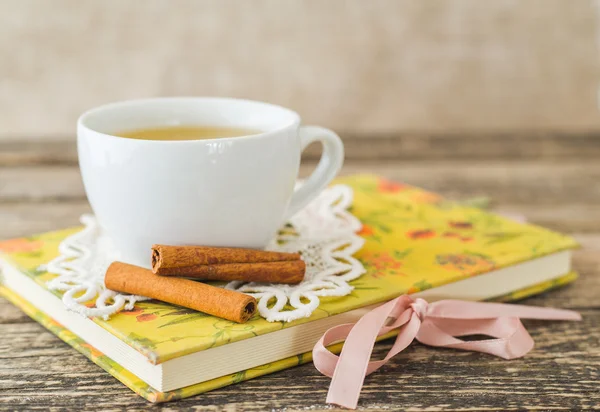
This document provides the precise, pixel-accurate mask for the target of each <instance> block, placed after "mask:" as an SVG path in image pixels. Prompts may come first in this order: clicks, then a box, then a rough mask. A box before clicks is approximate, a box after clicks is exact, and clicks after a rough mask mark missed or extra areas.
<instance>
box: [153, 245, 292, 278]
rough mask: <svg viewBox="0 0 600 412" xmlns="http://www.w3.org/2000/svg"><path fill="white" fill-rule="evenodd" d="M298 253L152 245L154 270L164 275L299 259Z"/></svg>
mask: <svg viewBox="0 0 600 412" xmlns="http://www.w3.org/2000/svg"><path fill="white" fill-rule="evenodd" d="M299 259H300V254H298V253H283V252H268V251H264V250H255V249H242V248H230V247H208V246H168V245H153V246H152V271H153V272H154V273H156V274H157V275H162V274H163V273H164V272H163V270H165V269H173V268H183V267H189V266H197V265H218V264H224V263H259V262H282V261H288V260H299Z"/></svg>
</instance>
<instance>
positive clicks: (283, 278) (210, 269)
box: [158, 259, 306, 284]
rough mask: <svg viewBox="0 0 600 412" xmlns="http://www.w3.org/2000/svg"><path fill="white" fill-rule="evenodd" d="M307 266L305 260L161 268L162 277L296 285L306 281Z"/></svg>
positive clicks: (159, 272)
mask: <svg viewBox="0 0 600 412" xmlns="http://www.w3.org/2000/svg"><path fill="white" fill-rule="evenodd" d="M305 271H306V264H305V263H304V261H303V260H300V259H298V260H288V261H283V262H259V263H224V264H220V265H194V266H186V267H179V268H164V267H163V268H161V269H160V270H159V271H158V274H159V275H161V276H182V277H188V278H194V279H204V280H225V281H232V280H243V281H245V282H265V283H287V284H296V283H300V282H302V280H304V272H305Z"/></svg>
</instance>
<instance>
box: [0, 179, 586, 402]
mask: <svg viewBox="0 0 600 412" xmlns="http://www.w3.org/2000/svg"><path fill="white" fill-rule="evenodd" d="M337 183H343V184H347V185H349V186H351V187H352V188H353V190H354V202H353V206H352V210H351V211H352V213H353V214H354V215H355V216H356V217H357V218H358V219H359V220H360V221H361V222H363V228H362V230H361V232H360V235H361V236H362V237H364V239H365V245H364V247H363V248H362V249H361V250H360V251H359V252H358V253H357V254H356V257H357V258H358V259H359V260H360V261H361V262H362V263H363V264H364V266H365V268H366V269H367V273H366V274H365V275H363V276H361V277H360V278H358V279H356V280H354V281H352V282H351V285H352V286H353V288H354V289H353V292H352V293H351V294H350V295H348V296H345V297H342V298H339V297H338V298H333V297H332V298H321V305H320V306H319V308H318V309H317V310H316V311H315V312H314V313H313V314H312V316H311V317H310V318H306V319H300V320H296V321H293V322H289V323H284V322H267V321H266V320H264V319H262V318H260V317H258V316H256V317H255V318H253V319H252V320H251V321H249V322H248V323H246V324H236V323H232V322H229V321H226V320H222V319H218V318H215V317H211V316H208V315H205V314H202V313H199V312H195V311H192V310H187V309H184V308H180V307H175V306H173V305H169V304H166V303H161V302H156V301H148V302H140V303H137V304H136V307H135V309H134V310H132V311H123V312H121V313H119V314H117V315H115V316H113V317H112V318H111V319H110V320H102V319H88V318H84V317H81V316H80V315H77V314H74V313H72V312H68V311H67V310H66V309H65V308H64V305H63V304H62V301H61V300H60V297H61V296H60V293H57V292H50V291H49V290H48V289H47V288H46V282H47V281H48V280H50V279H52V278H53V275H51V274H48V273H46V272H43V271H40V270H38V267H39V266H40V265H41V264H43V263H46V262H48V261H50V260H51V259H53V258H55V257H56V256H57V255H58V245H59V243H60V242H61V241H62V240H63V239H64V238H65V237H67V236H69V235H71V234H73V233H75V232H76V231H77V230H79V229H78V228H74V229H66V230H62V231H57V232H50V233H45V234H41V235H35V236H31V237H28V238H21V239H13V240H8V241H0V252H1V253H2V258H1V259H0V265H1V266H0V267H1V268H2V283H3V284H2V286H1V287H0V292H1V293H2V294H3V295H4V296H5V297H6V298H7V299H9V300H10V301H11V302H13V303H14V304H15V305H17V306H19V307H20V308H21V309H22V310H24V311H25V312H26V313H27V314H28V315H29V316H31V317H32V318H34V319H35V320H37V321H38V322H40V323H41V324H42V325H43V326H44V327H46V328H48V329H49V330H51V331H52V332H53V333H55V334H56V335H57V336H58V337H59V338H61V339H62V340H64V341H65V342H67V343H69V344H70V345H71V346H73V347H74V348H75V349H77V350H78V351H79V352H81V353H83V354H84V355H86V356H87V357H88V358H90V359H91V360H92V361H93V362H95V363H96V364H98V365H99V366H101V367H102V368H104V369H105V370H107V371H108V372H109V373H111V374H112V375H113V376H115V377H116V378H117V379H119V380H120V381H121V382H123V383H124V384H125V385H127V386H128V387H130V388H131V389H132V390H134V391H135V392H136V393H138V394H139V395H141V396H143V397H144V398H146V399H148V400H150V401H152V402H162V401H167V400H172V399H178V398H182V397H187V396H191V395H195V394H198V393H201V392H206V391H208V390H212V389H215V388H218V387H222V386H226V385H229V384H232V383H236V382H240V381H243V380H246V379H251V378H253V377H256V376H260V375H264V374H267V373H271V372H275V371H278V370H281V369H284V368H288V367H292V366H295V365H297V364H300V363H303V362H307V361H309V360H310V353H309V352H310V349H311V348H312V346H313V345H314V343H315V342H316V341H317V339H318V338H319V337H320V335H321V334H322V333H323V332H324V331H325V330H326V329H328V328H329V327H331V326H333V325H336V324H340V323H346V322H349V321H355V320H356V319H357V318H358V317H360V316H361V315H362V314H364V313H365V312H366V311H367V310H368V309H370V308H372V307H373V306H374V305H377V304H379V303H382V302H385V301H387V300H390V299H392V298H395V297H397V296H399V295H402V294H404V293H409V294H413V295H415V296H420V297H424V298H426V299H428V300H436V299H440V298H448V297H451V298H461V299H469V300H484V299H496V300H503V301H506V300H513V299H520V298H523V297H526V296H529V295H531V294H535V293H541V292H543V291H545V290H548V289H550V288H552V287H556V286H559V285H563V284H566V283H568V282H570V281H572V280H574V279H575V278H576V274H575V273H573V272H571V268H570V249H573V248H575V247H577V244H576V242H575V241H574V240H573V239H572V238H570V237H568V236H564V235H562V234H559V233H555V232H552V231H549V230H547V229H544V228H541V227H537V226H535V225H531V224H522V223H518V222H514V221H511V220H509V219H506V218H503V217H501V216H498V215H494V214H492V213H489V212H486V211H484V210H481V209H478V208H475V207H467V206H464V205H461V204H458V203H454V202H450V201H447V200H445V199H443V198H441V197H440V196H438V195H436V194H434V193H431V192H427V191H424V190H422V189H418V188H415V187H411V186H407V185H403V184H399V183H394V182H390V181H387V180H384V179H382V178H379V177H376V176H353V177H348V178H341V179H338V180H337ZM339 347H340V346H339V345H338V347H336V348H333V349H334V350H336V349H337V350H339Z"/></svg>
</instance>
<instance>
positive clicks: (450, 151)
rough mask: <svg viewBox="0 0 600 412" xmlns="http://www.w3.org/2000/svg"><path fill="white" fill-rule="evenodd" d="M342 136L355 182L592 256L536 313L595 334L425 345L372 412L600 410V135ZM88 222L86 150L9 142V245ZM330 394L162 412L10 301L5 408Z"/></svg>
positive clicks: (292, 390) (283, 402) (277, 389)
mask: <svg viewBox="0 0 600 412" xmlns="http://www.w3.org/2000/svg"><path fill="white" fill-rule="evenodd" d="M342 136H343V137H344V139H345V142H346V147H347V162H346V166H345V167H344V170H343V173H344V174H351V173H357V172H370V173H378V174H381V175H384V176H387V177H388V178H391V179H396V180H400V181H405V182H408V183H411V184H414V185H418V186H422V187H425V188H428V189H431V190H434V191H438V192H440V193H442V194H444V195H447V196H449V197H451V198H455V199H464V198H469V197H473V196H489V197H490V198H491V199H492V200H493V206H494V207H495V208H499V209H502V210H503V211H507V212H515V213H523V214H525V215H526V216H527V217H528V218H529V219H530V220H531V221H532V222H534V223H537V224H540V225H543V226H546V227H548V228H551V229H555V230H559V231H563V232H566V233H569V234H571V235H573V236H574V237H575V238H576V239H577V240H578V241H579V242H580V243H581V244H582V249H581V250H578V251H576V252H575V255H574V267H575V269H576V270H578V271H579V272H580V274H581V278H580V279H579V280H578V281H577V282H576V283H574V284H572V285H570V286H567V287H565V288H563V289H560V290H556V291H552V292H548V293H545V294H543V295H540V296H537V297H533V298H529V299H527V300H525V301H524V303H526V304H531V305H541V306H558V307H563V308H569V309H575V310H578V311H580V312H581V313H582V315H583V321H582V322H579V323H576V322H537V321H535V322H532V321H530V322H526V326H527V328H528V330H529V331H530V333H531V334H532V336H533V337H534V339H535V342H536V348H535V349H534V350H533V351H532V352H531V353H530V354H528V355H527V356H526V357H525V358H523V359H517V360H512V361H505V360H501V359H498V358H494V357H492V356H488V355H483V354H477V353H469V352H460V351H454V350H444V349H434V348H429V347H425V346H423V345H420V344H418V343H415V344H413V345H411V346H410V347H409V348H408V349H407V350H406V351H404V352H403V353H402V354H400V355H398V356H397V357H396V358H394V359H393V360H392V361H391V362H390V363H389V364H388V365H387V366H385V367H384V368H383V369H382V370H381V371H379V372H378V373H375V374H374V375H371V376H370V377H368V378H367V379H366V382H365V386H364V388H363V391H362V397H361V401H360V404H359V407H360V408H361V409H365V410H402V409H406V410H411V411H421V410H423V411H424V410H436V411H437V410H469V411H473V410H508V409H538V410H554V409H558V410H565V409H566V410H574V409H583V408H600V377H599V372H600V342H599V341H600V135H584V134H581V135H567V134H535V133H520V134H505V135H490V136H464V135H459V134H457V135H448V136H424V135H401V136H375V137H372V138H370V139H365V138H364V136H353V135H348V134H346V135H344V134H343V135H342ZM315 153H316V151H315V150H314V148H310V149H309V150H308V153H307V154H306V156H305V158H308V164H307V165H305V166H303V170H304V172H305V173H306V172H307V171H308V170H309V169H310V168H311V167H313V166H312V165H314V158H315ZM311 163H312V165H311ZM87 211H89V206H88V204H87V201H86V199H85V195H84V191H83V187H82V184H81V181H80V177H79V172H78V169H77V159H76V149H75V144H74V140H73V139H53V140H44V141H35V140H25V139H15V140H9V141H0V239H7V238H11V237H16V236H22V235H27V234H31V233H34V232H42V231H47V230H52V229H58V228H62V227H66V226H72V225H75V224H77V223H78V217H79V215H80V214H81V213H84V212H87ZM390 346H391V342H390V341H386V342H384V343H382V344H379V345H378V347H377V354H378V355H382V354H383V353H385V352H386V351H387V350H388V349H389V348H390ZM328 383H329V379H328V378H326V377H324V376H322V375H320V374H319V373H318V372H317V371H316V370H315V369H314V367H313V366H312V364H307V365H303V366H299V367H295V368H292V369H289V370H286V371H283V372H279V373H275V374H272V375H269V376H266V377H262V378H258V379H254V380H251V381H248V382H243V383H240V384H237V385H232V386H229V387H227V388H224V389H219V390H215V391H213V392H209V393H206V394H203V395H199V396H195V397H192V398H189V399H185V400H181V401H178V402H174V403H167V404H162V405H158V406H152V405H151V404H149V403H147V402H146V401H144V400H143V399H142V398H140V397H138V396H137V395H135V394H133V392H131V391H130V390H129V389H127V388H126V387H125V386H123V385H122V384H121V383H119V382H118V381H117V380H115V379H114V378H113V377H111V376H110V375H109V374H108V373H106V372H104V371H103V370H102V369H100V368H99V367H97V366H96V365H94V364H93V363H92V362H90V361H89V360H88V359H86V358H85V357H84V356H83V355H80V354H79V353H77V352H76V351H75V350H73V349H72V348H71V347H69V346H68V345H67V344H65V343H63V342H62V341H61V340H59V339H58V338H56V337H55V336H54V335H52V334H51V333H50V332H48V331H46V330H45V329H44V328H42V327H41V326H39V325H38V324H37V323H36V322H34V321H32V320H31V319H30V318H28V317H27V316H26V315H25V314H23V313H22V312H21V311H20V310H19V309H16V308H15V307H13V306H12V305H11V304H9V303H8V302H7V301H5V300H3V299H1V298H0V408H2V409H7V410H24V409H35V408H39V409H47V408H56V409H67V410H81V409H128V410H135V409H146V408H150V407H152V408H153V409H159V408H163V409H165V410H167V409H168V410H172V409H178V408H181V409H198V410H221V409H224V410H228V411H234V410H261V411H262V410H286V411H292V410H311V411H313V410H320V409H327V410H330V406H328V405H326V404H325V394H326V391H327V386H328Z"/></svg>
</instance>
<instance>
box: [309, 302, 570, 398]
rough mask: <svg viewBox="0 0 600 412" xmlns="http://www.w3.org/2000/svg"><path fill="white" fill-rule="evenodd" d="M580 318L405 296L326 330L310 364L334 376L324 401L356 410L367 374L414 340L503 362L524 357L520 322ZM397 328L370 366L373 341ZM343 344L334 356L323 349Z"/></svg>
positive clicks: (529, 344) (527, 344) (525, 339)
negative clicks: (382, 353) (471, 337)
mask: <svg viewBox="0 0 600 412" xmlns="http://www.w3.org/2000/svg"><path fill="white" fill-rule="evenodd" d="M519 318H524V319H544V320H581V315H579V313H577V312H573V311H570V310H562V309H553V308H540V307H534V306H523V305H509V304H502V303H484V302H466V301H459V300H441V301H438V302H434V303H431V304H429V303H427V301H425V300H423V299H412V298H411V297H409V296H408V295H403V296H400V297H399V298H396V299H394V300H392V301H389V302H387V303H385V304H383V305H381V306H379V307H377V308H375V309H373V310H372V311H371V312H369V313H367V314H366V315H364V316H363V317H362V318H361V319H360V320H359V321H358V322H357V323H356V324H352V323H348V324H344V325H339V326H335V327H333V328H331V329H329V330H328V331H327V332H325V334H324V335H323V336H322V337H321V339H320V340H319V342H317V344H316V345H315V347H314V349H313V362H314V364H315V366H316V368H317V369H318V370H319V371H320V372H321V373H322V374H324V375H327V376H329V377H332V380H331V386H330V387H329V393H328V394H327V403H335V404H337V405H340V406H344V407H347V408H352V409H354V408H356V405H357V403H358V397H359V395H360V390H361V388H362V386H363V382H364V380H365V376H367V375H369V374H370V373H373V372H375V371H376V370H377V369H379V368H380V367H382V366H383V365H385V363H386V362H387V361H388V360H390V359H391V358H392V357H393V356H395V355H396V354H398V353H399V352H401V351H402V350H404V348H406V347H407V346H408V345H410V343H411V342H412V341H413V340H414V339H415V338H416V339H417V340H418V341H419V342H421V343H423V344H425V345H431V346H441V347H445V348H454V349H463V350H470V351H476V352H484V353H489V354H491V355H496V356H500V357H501V358H504V359H514V358H518V357H521V356H523V355H525V354H526V353H527V352H529V351H530V350H531V349H532V348H533V339H532V338H531V336H530V335H529V333H527V331H526V330H525V327H524V326H523V324H522V323H521V321H520V320H519ZM400 327H402V329H400V332H399V333H398V337H397V338H396V342H395V343H394V345H393V346H392V348H391V349H390V351H389V352H388V354H387V355H386V357H385V358H384V359H382V360H378V361H372V362H369V360H370V358H371V352H373V346H374V345H375V339H376V338H377V336H380V335H384V334H386V333H388V332H390V331H392V330H393V329H397V328H400ZM475 334H481V335H488V336H492V337H494V338H496V339H486V340H478V341H464V340H461V339H458V338H456V337H455V336H466V335H475ZM344 339H345V340H346V342H345V343H344V347H343V349H342V353H341V354H340V356H339V357H338V356H337V355H334V354H333V353H331V352H329V351H328V350H327V348H326V346H327V345H330V344H332V343H334V342H336V341H340V340H344Z"/></svg>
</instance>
